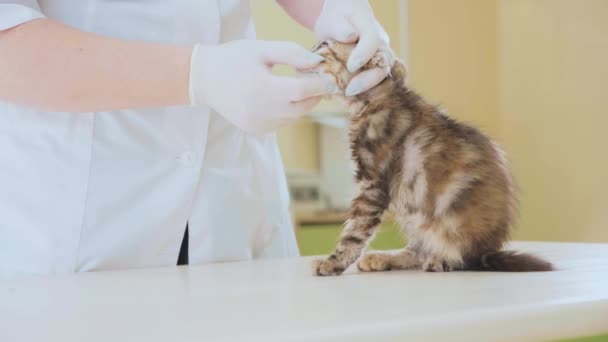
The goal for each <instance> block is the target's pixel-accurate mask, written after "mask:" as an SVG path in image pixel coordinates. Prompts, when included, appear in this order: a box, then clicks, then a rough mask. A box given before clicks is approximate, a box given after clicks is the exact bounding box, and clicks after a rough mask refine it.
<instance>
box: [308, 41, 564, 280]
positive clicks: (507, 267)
mask: <svg viewBox="0 0 608 342" xmlns="http://www.w3.org/2000/svg"><path fill="white" fill-rule="evenodd" d="M352 47H353V46H351V45H345V44H340V43H336V42H324V43H322V44H320V45H319V46H318V47H317V48H316V49H315V51H316V52H317V53H318V54H320V55H322V56H324V57H325V61H324V62H323V63H322V64H321V65H320V66H319V67H318V69H317V70H316V71H317V72H321V73H326V74H329V75H332V76H333V77H334V78H335V80H336V83H337V84H338V86H339V87H340V88H341V89H342V90H344V89H345V88H346V86H347V84H348V83H349V82H350V80H351V78H352V77H353V76H354V75H352V74H350V73H349V72H348V71H347V69H346V61H347V60H348V56H349V55H350V51H351V50H352ZM377 66H391V75H390V77H388V78H387V79H386V80H384V81H383V82H382V83H380V84H379V85H378V86H377V87H375V88H373V89H371V90H369V91H367V92H364V93H362V94H360V95H357V96H354V97H349V98H346V97H344V96H340V98H341V99H342V100H344V101H345V102H346V104H347V105H348V107H349V108H350V133H349V139H350V148H351V154H352V159H353V161H354V163H355V166H356V172H355V180H356V182H357V184H358V185H359V189H360V191H359V195H358V196H356V197H355V198H354V199H353V202H352V205H351V210H350V218H349V220H348V221H347V222H346V224H345V225H344V229H343V231H342V234H341V235H340V239H339V241H338V245H337V246H336V249H335V250H334V252H333V253H332V254H331V255H330V256H329V257H328V258H326V259H323V260H316V261H315V262H314V265H313V267H314V274H316V275H337V274H341V273H342V272H343V271H344V270H345V269H346V268H347V267H349V266H350V265H351V264H353V263H354V262H356V261H357V260H358V259H360V260H359V263H358V266H359V269H360V270H362V271H385V270H389V269H412V268H418V269H423V270H425V271H433V272H438V271H451V270H466V269H469V270H497V271H546V270H551V269H552V266H551V264H550V263H548V262H546V261H543V260H541V259H539V258H537V257H534V256H531V255H527V254H517V253H513V252H505V251H502V248H503V245H504V244H505V243H506V242H507V241H508V240H509V238H510V234H511V230H512V227H513V225H514V222H515V218H516V214H517V210H516V209H517V201H516V188H515V184H514V181H513V178H512V176H511V173H510V170H509V168H508V165H507V162H506V158H505V157H504V153H503V152H502V151H501V150H500V148H499V147H498V146H497V145H496V144H494V143H493V142H492V141H491V140H490V139H489V138H488V137H487V136H485V135H484V134H483V133H481V132H480V131H478V130H477V129H475V128H472V127H470V126H467V125H464V124H462V123H459V122H456V121H455V120H453V119H451V118H449V117H448V116H447V115H446V114H445V113H444V112H443V111H441V110H440V109H438V108H436V107H435V106H432V105H430V104H429V103H427V102H426V101H425V100H424V99H423V98H422V97H420V96H419V95H418V94H417V93H415V92H414V91H412V90H411V89H410V88H409V87H408V86H407V85H406V82H405V67H404V65H403V64H402V63H401V62H400V61H396V60H394V58H393V54H392V52H391V51H379V52H378V53H377V54H376V56H374V58H373V59H372V60H371V61H370V63H369V64H368V65H366V66H365V67H364V68H363V69H364V70H365V69H367V68H372V67H377ZM389 209H390V210H392V211H393V212H394V214H395V217H397V219H398V221H399V223H400V224H401V226H402V228H403V231H404V233H405V234H406V235H407V238H408V246H407V248H405V249H404V250H402V251H399V252H397V253H368V254H367V255H365V256H364V257H363V258H360V257H361V255H362V254H363V252H364V251H365V249H366V248H367V245H368V243H369V241H370V240H371V239H372V238H373V236H374V234H375V232H376V230H377V229H378V226H379V225H380V223H381V222H382V217H383V216H384V214H385V213H386V212H387V211H388V210H389Z"/></svg>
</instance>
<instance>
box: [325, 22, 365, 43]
mask: <svg viewBox="0 0 608 342" xmlns="http://www.w3.org/2000/svg"><path fill="white" fill-rule="evenodd" d="M317 23H318V24H317V26H315V32H316V34H317V37H318V38H319V40H321V41H323V40H329V39H333V40H337V41H339V42H341V43H347V44H348V43H355V42H356V41H357V40H358V39H359V34H358V33H357V31H356V30H355V28H354V27H353V25H351V23H349V22H348V20H346V19H344V18H340V19H337V20H334V19H332V20H318V21H317Z"/></svg>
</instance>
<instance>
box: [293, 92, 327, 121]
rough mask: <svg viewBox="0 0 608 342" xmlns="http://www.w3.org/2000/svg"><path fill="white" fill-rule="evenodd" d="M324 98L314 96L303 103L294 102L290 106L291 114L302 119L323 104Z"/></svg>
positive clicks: (302, 101)
mask: <svg viewBox="0 0 608 342" xmlns="http://www.w3.org/2000/svg"><path fill="white" fill-rule="evenodd" d="M321 99H323V96H314V97H309V98H307V99H304V100H301V101H294V102H291V103H290V104H289V114H290V115H291V117H293V118H298V117H301V116H303V115H305V114H308V113H310V112H311V111H312V109H313V108H314V107H315V106H316V105H318V104H319V102H321Z"/></svg>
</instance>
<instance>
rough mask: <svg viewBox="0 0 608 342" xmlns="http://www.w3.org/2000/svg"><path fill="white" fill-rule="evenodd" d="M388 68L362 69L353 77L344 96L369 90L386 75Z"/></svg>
mask: <svg viewBox="0 0 608 342" xmlns="http://www.w3.org/2000/svg"><path fill="white" fill-rule="evenodd" d="M389 72H390V68H388V67H386V68H373V69H369V70H365V71H362V72H361V73H359V74H358V75H357V76H355V77H353V79H352V80H351V81H350V83H349V84H348V86H347V87H346V90H345V91H344V95H345V96H354V95H358V94H361V93H362V92H364V91H366V90H369V89H371V88H373V87H375V86H377V85H378V84H380V82H382V81H383V80H384V79H385V78H386V76H388V74H389Z"/></svg>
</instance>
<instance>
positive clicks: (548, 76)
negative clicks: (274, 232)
mask: <svg viewBox="0 0 608 342" xmlns="http://www.w3.org/2000/svg"><path fill="white" fill-rule="evenodd" d="M370 2H371V4H372V7H373V8H374V12H375V14H376V17H377V18H378V20H379V21H380V22H381V23H382V24H383V26H384V27H385V29H386V31H387V32H388V34H389V36H390V37H391V45H392V47H393V49H394V50H395V51H396V52H398V54H399V55H400V56H401V57H402V58H403V59H404V60H405V61H406V63H407V64H408V67H409V76H410V81H409V82H410V84H411V85H412V86H413V87H414V88H416V89H417V90H418V91H419V92H420V93H422V94H423V95H424V96H425V97H426V98H427V99H428V100H430V101H431V102H435V103H437V104H440V105H442V106H445V107H446V108H447V109H448V110H449V112H450V115H451V116H453V117H455V118H457V119H459V120H462V121H465V122H469V123H472V124H474V125H476V126H478V127H480V128H482V129H483V130H485V131H486V132H487V133H488V134H490V135H491V136H492V137H493V138H494V139H495V140H496V141H498V142H499V143H500V144H501V145H502V146H503V148H504V149H505V150H506V151H507V152H508V154H509V157H510V160H511V163H512V166H513V169H514V172H515V176H516V178H517V179H518V183H519V186H520V188H521V217H520V222H519V224H518V227H517V232H516V234H515V239H518V240H537V241H581V242H583V241H584V242H608V227H607V225H608V198H607V197H606V193H607V192H608V191H607V190H608V182H607V181H606V180H605V178H604V177H607V176H608V152H607V151H606V149H607V148H608V134H607V133H606V132H604V131H605V130H606V128H607V126H608V115H607V114H608V110H607V105H606V101H605V98H606V97H608V91H607V89H608V87H606V84H605V83H606V82H607V81H608V66H607V65H606V63H608V1H605V0H577V1H574V0H534V1H530V0H459V1H445V0H372V1H370ZM251 3H252V7H253V13H254V19H255V21H256V26H257V32H258V37H259V38H260V39H280V40H292V41H296V42H298V43H300V44H301V45H303V46H306V47H312V46H313V45H314V43H315V40H314V37H313V35H312V34H311V33H310V32H308V31H307V30H306V29H304V28H302V27H300V26H298V25H297V24H296V23H295V22H293V21H292V20H290V19H289V18H288V17H287V16H286V15H284V14H283V13H282V12H281V10H280V9H279V8H278V6H277V5H276V3H275V1H274V0H255V1H252V2H251ZM279 72H284V71H281V70H279ZM285 72H286V71H285ZM345 127H346V116H345V112H344V110H343V108H342V107H341V106H340V105H338V104H336V103H331V102H324V103H322V104H321V105H320V106H319V107H318V108H317V109H316V111H315V113H313V114H311V116H310V117H309V118H306V119H303V120H301V122H299V123H297V124H296V125H293V126H291V127H288V128H286V129H284V130H282V131H281V132H280V133H279V144H280V148H281V151H282V154H283V159H284V162H285V167H286V169H287V176H288V181H289V186H290V191H291V196H292V206H293V212H294V220H295V226H296V230H297V237H298V243H299V244H300V248H301V252H302V254H303V255H311V254H325V253H329V252H330V251H331V250H332V248H333V247H334V244H335V241H336V238H337V236H338V234H339V231H340V229H341V226H342V222H343V221H344V219H345V209H346V208H347V207H348V204H349V201H350V198H351V196H352V194H353V193H354V183H353V180H352V166H351V164H350V159H349V152H348V144H347V142H346V130H345ZM401 245H403V241H402V240H401V237H400V234H399V233H397V230H396V227H395V225H394V224H393V223H392V222H387V223H385V224H384V227H383V228H382V231H381V232H380V234H378V237H377V239H376V241H375V242H374V243H373V245H372V247H374V248H380V249H388V248H397V247H400V246H401Z"/></svg>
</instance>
